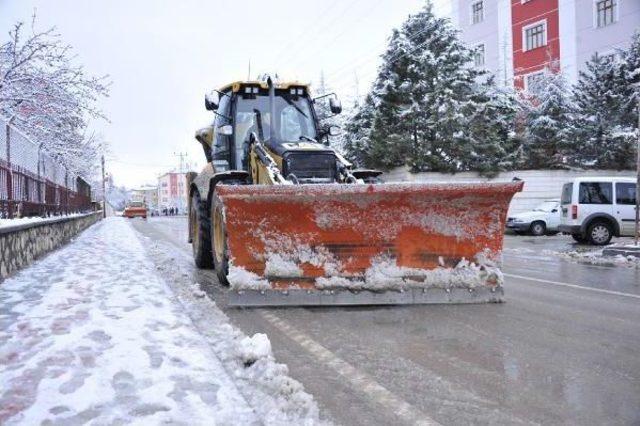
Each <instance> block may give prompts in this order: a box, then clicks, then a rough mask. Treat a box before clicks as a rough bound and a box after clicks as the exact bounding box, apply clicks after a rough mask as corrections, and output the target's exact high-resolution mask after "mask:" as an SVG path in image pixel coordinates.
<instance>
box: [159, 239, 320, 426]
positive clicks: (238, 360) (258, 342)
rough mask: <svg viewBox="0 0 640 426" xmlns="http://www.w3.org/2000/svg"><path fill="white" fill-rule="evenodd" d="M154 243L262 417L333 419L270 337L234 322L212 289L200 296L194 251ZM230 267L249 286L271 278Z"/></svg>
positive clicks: (166, 272) (280, 421) (163, 266)
mask: <svg viewBox="0 0 640 426" xmlns="http://www.w3.org/2000/svg"><path fill="white" fill-rule="evenodd" d="M148 241H149V243H150V244H149V251H150V259H152V260H153V262H154V263H155V264H156V267H157V268H158V269H159V270H160V271H161V273H162V274H163V276H164V277H165V279H166V281H167V283H168V284H169V286H170V287H171V289H172V290H173V292H174V294H175V296H176V298H177V299H178V301H179V302H180V303H181V304H182V305H183V307H184V310H185V312H188V313H189V316H190V317H191V320H192V322H193V323H194V324H195V326H196V327H197V328H198V331H199V332H200V333H201V335H202V336H203V339H205V341H206V342H207V343H208V344H209V345H210V347H211V348H212V350H213V352H214V353H215V354H216V356H217V357H218V358H219V359H220V361H221V362H222V364H223V366H224V368H225V370H226V371H227V372H228V373H229V374H231V375H232V376H233V377H234V379H235V385H236V386H237V388H238V389H239V391H240V392H241V393H242V395H243V396H244V398H245V399H246V400H247V402H248V403H249V405H250V406H251V407H252V408H253V410H254V412H255V413H256V414H257V416H258V417H259V418H260V421H261V422H262V423H264V424H266V425H285V424H295V425H315V424H325V423H327V422H326V421H323V420H321V419H320V414H319V410H318V406H317V405H316V403H315V401H314V400H313V397H312V396H311V395H309V394H308V393H306V392H305V391H304V387H303V386H302V384H301V383H299V382H298V381H296V380H294V379H292V378H291V377H289V370H288V368H287V366H286V365H283V364H279V363H277V362H276V360H275V359H274V357H273V355H272V352H271V343H270V342H269V340H268V338H267V336H266V335H264V334H261V333H258V334H256V335H254V336H253V337H251V338H249V337H247V336H246V335H245V334H243V333H242V332H241V331H240V330H238V329H237V328H235V327H234V326H232V325H231V324H230V322H229V318H228V317H227V316H226V315H225V314H224V313H223V312H222V311H221V310H220V309H219V307H218V306H217V305H216V303H215V302H214V301H213V300H212V299H211V298H210V297H211V293H210V291H209V292H207V297H204V298H200V297H197V296H195V295H194V290H193V288H194V287H197V286H198V285H197V284H192V283H194V282H195V280H194V279H193V276H192V274H193V273H194V271H193V259H192V258H191V254H190V251H188V250H185V251H184V252H180V251H176V250H175V247H173V246H170V245H167V244H165V243H159V242H157V241H153V242H151V240H148ZM229 270H230V271H233V272H234V276H235V277H236V278H238V277H240V278H241V281H243V282H244V283H245V284H251V283H254V284H255V283H262V282H266V281H265V280H261V279H260V278H259V277H258V276H257V275H256V274H252V273H250V272H248V271H242V268H238V267H232V266H230V268H229ZM196 273H197V272H196ZM258 285H259V286H262V284H258ZM202 288H203V289H204V290H206V289H207V287H202ZM232 423H233V424H237V423H242V422H241V421H234V422H232Z"/></svg>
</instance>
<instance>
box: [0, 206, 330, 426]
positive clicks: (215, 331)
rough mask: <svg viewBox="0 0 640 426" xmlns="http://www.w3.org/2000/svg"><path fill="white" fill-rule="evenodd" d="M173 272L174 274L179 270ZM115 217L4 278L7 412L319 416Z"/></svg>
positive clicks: (92, 416)
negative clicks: (203, 322)
mask: <svg viewBox="0 0 640 426" xmlns="http://www.w3.org/2000/svg"><path fill="white" fill-rule="evenodd" d="M169 276H170V275H169ZM166 279H167V277H166V276H161V274H160V272H159V271H158V270H157V268H156V267H155V266H154V264H153V262H152V261H151V260H150V258H149V257H148V255H147V254H146V251H145V248H144V247H143V245H142V244H141V242H140V240H139V239H138V237H137V236H136V233H135V232H134V231H133V229H132V228H131V226H130V225H129V224H128V223H126V222H125V221H123V220H122V219H119V218H110V219H107V220H105V221H103V222H101V223H99V224H97V225H95V226H94V227H92V228H90V229H89V230H87V231H85V232H84V233H83V234H81V235H80V236H79V237H78V238H77V240H76V241H74V242H73V243H71V244H69V245H68V246H66V247H64V248H62V249H61V250H59V251H57V252H54V253H53V254H51V255H49V256H47V257H46V258H44V259H42V260H41V261H39V262H37V263H35V264H34V265H32V266H31V267H29V268H27V269H25V270H23V271H22V272H20V273H18V274H17V275H16V276H14V277H13V278H10V279H8V280H6V281H4V282H3V283H1V284H0V314H1V315H0V325H1V327H0V388H1V389H2V391H1V394H0V423H1V424H40V423H42V422H52V423H63V424H65V423H74V424H75V423H86V422H94V423H98V424H113V423H124V424H129V423H135V422H138V423H145V424H149V423H151V424H158V423H183V422H184V423H187V424H214V423H221V424H261V423H262V424H284V423H293V424H313V423H317V422H318V421H319V419H318V409H317V406H316V405H315V402H314V401H313V399H312V398H311V396H309V395H308V394H306V393H305V392H304V391H303V389H302V386H301V385H300V384H299V383H297V382H295V381H294V380H292V379H290V378H289V377H287V369H286V366H283V365H280V364H276V363H275V361H274V359H273V356H272V354H271V348H270V343H269V340H268V339H267V337H266V336H265V335H255V336H254V337H252V338H250V337H246V336H244V335H242V334H241V333H240V332H239V331H237V330H236V329H234V328H233V327H232V326H231V325H230V324H229V323H228V319H227V318H226V316H224V314H223V313H222V312H220V311H219V310H218V309H217V308H216V307H215V304H213V302H211V301H209V299H208V298H207V297H204V294H202V293H201V292H200V291H199V290H197V289H190V291H189V292H188V297H189V298H190V300H191V302H190V303H192V306H193V307H197V306H196V304H201V305H202V306H205V305H206V306H208V307H209V308H210V309H209V311H215V312H214V314H213V315H214V316H215V319H216V321H215V322H209V325H208V330H206V333H203V332H202V328H201V327H198V325H197V321H195V320H194V318H193V314H194V312H197V309H196V310H194V311H193V312H192V311H188V310H187V308H190V307H188V306H185V301H186V298H187V296H186V295H187V292H184V293H183V294H177V293H176V292H175V288H174V287H172V286H171V284H172V283H170V282H168V281H167V280H166Z"/></svg>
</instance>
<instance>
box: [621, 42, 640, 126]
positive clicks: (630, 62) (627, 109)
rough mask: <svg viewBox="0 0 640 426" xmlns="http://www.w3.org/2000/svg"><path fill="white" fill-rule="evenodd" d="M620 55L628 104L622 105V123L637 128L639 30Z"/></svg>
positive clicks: (639, 72)
mask: <svg viewBox="0 0 640 426" xmlns="http://www.w3.org/2000/svg"><path fill="white" fill-rule="evenodd" d="M621 53H622V58H621V59H622V60H621V64H622V67H623V68H624V70H623V74H624V80H625V95H626V96H627V99H628V101H629V102H627V103H625V104H624V105H623V107H624V112H623V116H622V118H621V119H622V123H623V125H625V126H629V127H632V128H635V129H637V128H638V104H639V103H640V30H638V31H636V32H635V34H634V35H633V37H632V38H631V45H630V46H629V48H628V49H627V50H625V51H623V52H621Z"/></svg>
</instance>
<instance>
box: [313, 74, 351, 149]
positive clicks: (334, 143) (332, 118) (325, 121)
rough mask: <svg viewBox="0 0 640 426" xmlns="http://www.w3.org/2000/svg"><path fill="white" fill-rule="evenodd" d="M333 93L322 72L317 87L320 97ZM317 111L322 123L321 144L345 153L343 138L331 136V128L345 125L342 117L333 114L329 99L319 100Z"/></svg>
mask: <svg viewBox="0 0 640 426" xmlns="http://www.w3.org/2000/svg"><path fill="white" fill-rule="evenodd" d="M332 92H333V90H332V89H331V87H330V86H329V85H328V84H327V81H326V80H325V78H324V71H321V72H320V79H319V81H318V85H317V94H318V96H323V95H328V94H329V93H332ZM315 111H316V115H317V116H318V122H319V123H320V128H319V131H320V134H321V135H322V139H323V140H322V141H321V142H324V143H327V144H328V145H329V146H331V147H332V148H334V149H335V150H336V151H338V152H343V151H344V149H343V147H342V138H341V137H340V136H329V129H330V128H331V126H337V127H342V124H343V119H342V118H341V116H340V115H335V114H333V113H332V112H331V108H330V106H329V97H325V98H322V99H318V100H317V102H316V103H315Z"/></svg>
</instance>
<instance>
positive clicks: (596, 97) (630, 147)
mask: <svg viewBox="0 0 640 426" xmlns="http://www.w3.org/2000/svg"><path fill="white" fill-rule="evenodd" d="M639 41H640V37H638V34H636V35H635V36H634V39H633V43H632V45H631V47H630V49H629V50H628V51H626V52H621V54H622V58H621V59H619V60H618V59H616V58H612V57H610V56H607V57H602V56H598V55H595V56H593V57H592V58H591V60H590V61H589V62H587V67H586V70H585V71H583V72H581V73H580V77H579V81H578V84H577V85H576V87H575V89H574V99H575V104H576V112H577V114H576V119H575V128H574V143H573V145H572V146H571V148H572V149H571V150H570V152H571V154H570V160H571V163H572V164H574V165H577V166H580V167H593V168H599V169H631V168H633V167H634V164H635V138H636V131H637V130H635V129H637V107H636V102H635V101H634V98H635V95H634V91H635V90H637V89H635V86H634V84H635V80H636V79H637V80H640V76H639V75H638V74H639V72H638V71H637V70H638V66H639V63H640V55H639V52H640V42H639Z"/></svg>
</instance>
